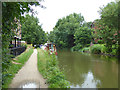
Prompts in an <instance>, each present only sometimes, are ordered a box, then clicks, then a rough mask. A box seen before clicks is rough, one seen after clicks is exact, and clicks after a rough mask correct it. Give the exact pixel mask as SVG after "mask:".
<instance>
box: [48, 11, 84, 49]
mask: <svg viewBox="0 0 120 90" xmlns="http://www.w3.org/2000/svg"><path fill="white" fill-rule="evenodd" d="M83 22H84V17H83V16H82V15H81V14H76V13H73V14H70V15H68V16H66V17H63V18H62V19H59V20H58V22H57V23H56V25H55V27H54V29H53V31H52V32H50V34H49V36H48V37H49V40H50V41H52V42H54V43H56V45H57V46H58V47H60V48H71V47H73V46H74V45H75V44H74V41H75V40H74V33H75V31H76V29H77V28H79V27H81V26H82V24H83Z"/></svg>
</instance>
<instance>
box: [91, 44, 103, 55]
mask: <svg viewBox="0 0 120 90" xmlns="http://www.w3.org/2000/svg"><path fill="white" fill-rule="evenodd" d="M103 47H104V46H103V45H100V44H94V45H93V46H91V47H90V52H91V53H94V54H99V53H102V49H103Z"/></svg>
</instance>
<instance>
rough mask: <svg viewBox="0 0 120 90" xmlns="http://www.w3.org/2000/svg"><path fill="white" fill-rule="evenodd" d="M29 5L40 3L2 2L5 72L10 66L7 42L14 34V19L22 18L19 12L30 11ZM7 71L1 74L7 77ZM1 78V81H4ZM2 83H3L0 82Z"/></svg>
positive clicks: (3, 62) (3, 66)
mask: <svg viewBox="0 0 120 90" xmlns="http://www.w3.org/2000/svg"><path fill="white" fill-rule="evenodd" d="M30 5H36V6H37V5H40V4H39V3H38V2H2V16H3V17H2V72H7V70H8V69H9V67H10V66H11V55H10V54H9V53H10V51H9V44H10V41H11V40H12V38H13V37H14V35H15V32H14V30H16V28H17V24H16V21H15V18H16V19H19V20H22V19H23V18H24V17H23V16H22V15H21V14H24V13H25V12H29V11H32V9H31V8H30ZM7 75H9V73H6V74H4V73H3V74H2V76H3V77H7ZM4 80H6V79H3V80H2V82H5V81H4ZM2 84H3V83H2Z"/></svg>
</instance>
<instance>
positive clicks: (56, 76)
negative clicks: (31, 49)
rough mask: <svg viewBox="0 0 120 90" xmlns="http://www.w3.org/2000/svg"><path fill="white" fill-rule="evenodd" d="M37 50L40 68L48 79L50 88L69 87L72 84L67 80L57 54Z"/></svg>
mask: <svg viewBox="0 0 120 90" xmlns="http://www.w3.org/2000/svg"><path fill="white" fill-rule="evenodd" d="M37 50H38V55H37V57H38V70H39V71H40V72H41V74H42V75H43V77H44V78H46V79H47V83H48V84H49V88H68V87H69V85H70V84H69V83H68V81H66V79H65V76H64V74H63V72H61V71H60V69H59V67H58V61H57V59H56V55H55V54H52V55H49V54H48V52H45V51H42V50H40V49H37Z"/></svg>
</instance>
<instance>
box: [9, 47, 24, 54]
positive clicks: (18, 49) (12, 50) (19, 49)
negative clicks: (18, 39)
mask: <svg viewBox="0 0 120 90" xmlns="http://www.w3.org/2000/svg"><path fill="white" fill-rule="evenodd" d="M25 50H26V47H25V46H23V47H14V48H10V54H11V55H14V56H17V55H20V54H21V53H22V52H24V51H25Z"/></svg>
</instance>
